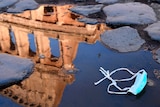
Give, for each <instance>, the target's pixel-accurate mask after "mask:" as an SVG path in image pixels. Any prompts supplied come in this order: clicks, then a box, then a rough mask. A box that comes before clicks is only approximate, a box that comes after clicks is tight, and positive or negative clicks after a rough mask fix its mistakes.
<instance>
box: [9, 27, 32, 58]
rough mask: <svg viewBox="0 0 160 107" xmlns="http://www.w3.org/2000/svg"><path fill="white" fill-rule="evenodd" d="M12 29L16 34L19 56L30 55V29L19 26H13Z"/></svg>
mask: <svg viewBox="0 0 160 107" xmlns="http://www.w3.org/2000/svg"><path fill="white" fill-rule="evenodd" d="M12 30H13V31H14V36H15V39H16V45H17V49H18V54H19V56H22V57H28V55H29V39H28V33H29V32H30V31H29V30H28V29H25V28H21V27H17V26H12Z"/></svg>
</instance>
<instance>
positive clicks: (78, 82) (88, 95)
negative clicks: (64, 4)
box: [0, 6, 160, 107]
mask: <svg viewBox="0 0 160 107" xmlns="http://www.w3.org/2000/svg"><path fill="white" fill-rule="evenodd" d="M42 10H43V6H42ZM30 13H32V12H29V15H31V14H30ZM37 14H41V13H40V11H37V13H36V15H35V17H36V16H38V15H37ZM33 15H34V13H33ZM41 15H42V16H43V17H41V18H40V17H38V18H35V20H34V21H35V22H36V23H38V24H41V22H43V21H45V22H47V23H45V26H34V27H40V28H41V29H44V28H45V27H46V28H45V30H46V29H50V30H54V29H56V30H57V31H58V34H56V33H55V32H56V31H54V34H52V33H53V32H52V33H49V32H48V34H46V33H44V31H45V30H44V31H43V32H42V31H40V30H35V29H33V32H34V34H35V35H33V34H31V33H29V31H28V30H29V29H27V28H23V29H22V31H21V30H20V31H19V32H14V31H11V32H10V36H11V39H12V42H13V44H14V45H17V44H16V42H19V43H20V45H19V47H17V48H18V49H19V51H18V52H19V55H20V56H23V55H24V56H25V55H26V53H25V52H28V47H27V46H30V49H31V50H32V51H33V52H36V51H39V52H41V53H42V55H43V54H45V55H46V56H47V58H48V59H47V60H46V63H43V64H46V65H47V64H53V63H55V64H53V65H54V67H55V66H58V67H57V68H56V69H58V70H57V71H61V70H62V68H61V67H62V66H63V67H66V68H69V70H70V69H71V68H74V66H75V67H76V68H77V69H78V70H77V72H75V75H74V76H75V81H74V82H73V83H72V84H71V85H68V84H69V83H70V82H67V81H69V80H68V77H67V78H66V77H65V76H64V75H61V74H58V72H54V69H53V66H50V68H51V69H48V68H47V67H48V66H46V65H43V64H42V65H39V69H38V70H37V71H36V72H34V73H33V74H32V75H31V77H30V78H28V79H26V80H24V81H22V84H20V85H13V86H11V87H8V89H10V90H12V91H13V93H15V94H17V95H18V97H22V98H20V99H18V101H17V104H21V103H24V104H26V105H27V104H28V103H31V105H38V104H41V103H43V104H44V106H47V105H48V106H49V104H50V105H52V106H53V105H58V104H59V103H60V104H59V107H106V106H107V107H117V106H118V107H135V106H136V107H141V106H142V104H143V105H144V106H145V107H159V106H160V103H159V100H158V99H160V96H159V95H158V94H157V93H158V92H159V90H160V85H158V84H160V81H159V80H158V79H156V77H155V76H154V74H153V70H154V69H160V65H159V64H158V63H156V62H155V61H154V60H153V59H152V54H151V53H150V52H149V51H144V50H140V51H137V52H130V53H118V52H116V51H112V50H110V49H107V48H106V47H105V46H104V45H102V44H101V43H100V42H99V41H97V42H96V43H95V44H93V43H94V42H95V39H96V38H97V37H94V36H93V37H92V36H91V35H90V36H88V37H86V36H84V37H83V36H82V35H79V36H77V35H76V34H74V33H76V32H79V33H83V35H84V34H85V33H86V34H89V31H87V32H85V31H86V29H85V28H81V29H80V27H79V28H78V27H76V29H74V27H73V26H72V27H71V26H70V27H71V28H72V29H73V30H72V31H73V32H71V31H69V30H68V29H71V28H68V26H63V27H62V26H59V25H58V26H56V25H55V26H56V27H55V26H52V27H50V26H49V25H52V24H51V23H50V24H48V20H49V19H48V18H46V16H44V15H43V14H41ZM4 16H5V15H4ZM22 16H23V15H22ZM51 16H52V15H51ZM6 17H7V15H6ZM20 17H21V16H19V17H15V19H17V18H20ZM21 19H23V20H24V21H26V20H27V21H28V20H30V19H28V17H26V18H21ZM8 20H9V21H11V22H12V21H13V20H10V18H8ZM37 20H38V21H37ZM52 21H53V20H52ZM62 21H63V20H62ZM70 21H71V22H70V23H69V24H72V21H73V20H70ZM15 22H16V23H18V24H22V25H26V26H28V24H27V23H23V21H21V22H19V21H17V20H15ZM28 22H29V21H28ZM8 24H11V23H8ZM65 24H67V25H68V21H66V22H65ZM74 24H75V25H77V22H75V23H74ZM74 24H73V25H74ZM31 25H34V24H31ZM11 26H12V25H11ZM57 27H58V28H57ZM61 27H62V29H61ZM13 28H14V27H13ZM16 28H17V29H19V27H15V28H14V29H15V30H17V29H16ZM51 28H54V29H51ZM79 29H80V30H79ZM23 30H24V31H23ZM34 30H35V31H34ZM82 30H83V31H84V32H82ZM17 31H18V30H17ZM62 31H66V32H65V33H64V32H62ZM91 31H92V30H91ZM14 33H15V34H14ZM16 34H17V35H18V37H19V39H17V41H16V38H14V37H15V36H16ZM20 34H21V35H20ZM22 34H23V35H22ZM22 36H23V37H22ZM98 36H99V35H98ZM24 37H26V38H27V37H28V39H29V41H27V40H26V39H25V38H24ZM49 37H52V38H49ZM35 38H36V39H37V40H38V41H36V40H34V39H35ZM53 38H56V39H53ZM18 40H19V41H18ZM35 41H36V42H37V43H36V42H35ZM84 42H85V43H84ZM86 42H88V43H90V44H87V43H86ZM25 43H26V44H27V45H26V44H25ZM28 44H29V45H28ZM35 45H36V46H39V49H37V48H36V46H35ZM44 48H45V49H44ZM21 53H22V54H21ZM41 53H40V54H41ZM27 54H28V53H27ZM38 54H39V53H38ZM51 54H52V55H54V56H56V57H58V58H55V59H53V60H54V61H53V63H51V62H49V61H50V60H49V58H50V56H51ZM44 59H45V58H44ZM39 60H40V61H39V63H41V62H45V60H43V59H39ZM64 65H66V66H64ZM100 66H102V67H103V68H104V69H106V70H107V69H108V70H110V71H112V70H114V69H117V68H119V67H127V68H128V69H130V70H132V71H134V72H137V71H138V70H140V69H145V70H146V71H147V72H148V77H149V79H150V80H151V81H153V82H154V85H153V86H148V85H147V86H146V88H145V89H144V91H143V92H142V93H141V94H140V95H138V96H133V95H111V94H108V93H107V92H106V88H107V86H108V84H109V83H110V81H108V80H105V81H104V82H102V83H101V84H99V85H98V86H94V82H96V81H98V80H99V79H101V78H103V75H102V74H101V73H100V72H99V67H100ZM45 70H46V71H45ZM69 70H68V71H69ZM52 71H53V72H52ZM66 71H67V70H66ZM70 71H73V70H72V69H71V70H70ZM44 72H45V73H44ZM73 74H74V73H73ZM63 76H64V77H63ZM68 76H73V75H69V74H68ZM123 76H125V75H123ZM33 81H34V82H33ZM4 90H5V89H4ZM19 90H20V91H19ZM19 92H20V94H19ZM13 93H12V94H13ZM22 93H23V94H22ZM13 95H14V94H13ZM21 95H22V96H21ZM6 96H7V95H6ZM8 97H9V98H11V99H13V100H14V98H15V96H8ZM13 97H14V98H13ZM1 98H2V100H0V101H2V102H3V103H1V102H0V106H8V104H9V106H11V105H12V103H13V102H10V101H11V100H9V99H7V98H6V97H5V98H4V97H2V96H0V99H1ZM3 100H4V101H3ZM5 102H8V103H5ZM144 102H145V103H144ZM43 104H42V105H43ZM45 104H46V105H45ZM15 106H16V107H18V106H19V105H15ZM42 107H43V106H42Z"/></svg>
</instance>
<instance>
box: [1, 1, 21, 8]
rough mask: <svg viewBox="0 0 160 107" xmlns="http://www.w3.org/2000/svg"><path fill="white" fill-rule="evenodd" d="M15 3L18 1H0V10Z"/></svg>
mask: <svg viewBox="0 0 160 107" xmlns="http://www.w3.org/2000/svg"><path fill="white" fill-rule="evenodd" d="M17 1H18V0H0V8H4V7H9V6H11V5H13V4H14V3H16V2H17Z"/></svg>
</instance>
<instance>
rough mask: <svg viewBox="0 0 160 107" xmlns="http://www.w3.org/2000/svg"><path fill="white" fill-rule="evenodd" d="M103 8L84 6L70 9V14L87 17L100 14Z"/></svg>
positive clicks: (99, 5)
mask: <svg viewBox="0 0 160 107" xmlns="http://www.w3.org/2000/svg"><path fill="white" fill-rule="evenodd" d="M102 7H103V4H97V5H86V6H75V7H73V8H71V9H70V10H71V11H72V12H75V13H78V14H81V15H84V16H88V15H89V14H93V13H97V12H100V11H101V9H102Z"/></svg>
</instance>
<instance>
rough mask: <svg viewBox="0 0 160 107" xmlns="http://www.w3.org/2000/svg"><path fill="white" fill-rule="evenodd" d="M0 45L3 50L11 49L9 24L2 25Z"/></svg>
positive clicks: (0, 28) (0, 27) (0, 26)
mask: <svg viewBox="0 0 160 107" xmlns="http://www.w3.org/2000/svg"><path fill="white" fill-rule="evenodd" d="M0 46H1V49H2V51H3V52H9V51H10V47H11V44H10V34H9V26H7V25H2V24H1V25H0Z"/></svg>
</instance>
